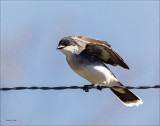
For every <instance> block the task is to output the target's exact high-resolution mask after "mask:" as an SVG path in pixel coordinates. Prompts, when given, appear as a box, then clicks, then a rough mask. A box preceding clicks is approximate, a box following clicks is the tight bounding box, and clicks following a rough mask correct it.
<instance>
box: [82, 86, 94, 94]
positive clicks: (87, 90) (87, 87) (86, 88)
mask: <svg viewBox="0 0 160 126" xmlns="http://www.w3.org/2000/svg"><path fill="white" fill-rule="evenodd" d="M90 87H94V85H84V86H83V90H84V91H85V92H89V89H90Z"/></svg>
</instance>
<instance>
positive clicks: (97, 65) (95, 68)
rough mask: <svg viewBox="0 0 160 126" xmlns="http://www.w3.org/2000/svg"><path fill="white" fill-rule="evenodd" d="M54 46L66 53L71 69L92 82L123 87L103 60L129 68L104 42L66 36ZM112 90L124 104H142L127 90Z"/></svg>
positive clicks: (139, 99)
mask: <svg viewBox="0 0 160 126" xmlns="http://www.w3.org/2000/svg"><path fill="white" fill-rule="evenodd" d="M57 49H59V50H61V52H62V53H64V54H65V55H66V59H67V62H68V64H69V66H70V67H71V68H72V70H73V71H74V72H76V73H77V74H78V75H80V76H81V77H83V78H85V79H86V80H88V81H89V82H90V83H91V84H92V85H94V84H99V85H100V86H123V85H122V84H121V83H120V82H119V80H118V79H117V78H116V77H115V75H114V74H113V73H112V72H111V70H110V69H109V68H108V67H107V66H106V65H105V63H106V64H110V65H113V66H117V65H119V66H121V67H123V68H126V69H129V67H128V66H127V64H126V63H125V62H124V60H123V59H122V57H121V56H120V55H118V54H117V53H116V52H115V51H114V50H113V49H112V48H111V45H110V44H108V43H107V42H105V41H101V40H97V39H93V38H89V37H83V36H68V37H65V38H63V39H61V40H60V42H59V45H58V47H57ZM111 91H112V92H113V93H114V94H115V95H116V96H117V97H118V98H119V100H120V101H121V102H122V103H124V104H125V105H126V106H130V107H131V106H134V105H136V106H138V105H139V104H143V101H142V100H141V98H139V97H138V96H136V95H135V94H133V93H132V92H131V91H129V90H128V89H123V88H117V89H116V88H111Z"/></svg>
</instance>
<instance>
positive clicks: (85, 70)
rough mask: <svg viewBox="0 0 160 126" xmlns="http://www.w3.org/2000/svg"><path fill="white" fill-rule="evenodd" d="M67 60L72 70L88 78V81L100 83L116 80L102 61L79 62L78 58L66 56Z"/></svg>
mask: <svg viewBox="0 0 160 126" xmlns="http://www.w3.org/2000/svg"><path fill="white" fill-rule="evenodd" d="M67 61H68V64H69V65H70V67H71V68H72V69H73V71H74V72H76V73H77V74H78V75H80V76H82V77H83V78H85V79H86V80H88V81H89V82H90V83H94V84H101V83H102V82H108V84H109V83H111V82H113V81H117V79H116V78H115V77H114V76H113V75H112V73H111V71H110V70H109V69H108V68H107V67H105V66H104V65H103V64H102V63H99V64H97V63H92V64H89V65H87V64H84V63H80V62H79V61H78V60H75V59H73V57H72V58H67Z"/></svg>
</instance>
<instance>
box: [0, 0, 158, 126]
mask: <svg viewBox="0 0 160 126" xmlns="http://www.w3.org/2000/svg"><path fill="white" fill-rule="evenodd" d="M69 35H81V36H88V37H93V38H96V39H100V40H104V41H107V42H109V44H111V46H112V48H113V49H114V50H115V51H116V52H117V53H119V54H120V55H121V56H122V57H123V59H124V60H125V62H126V63H127V64H128V66H129V67H130V70H129V71H128V70H126V69H123V68H121V67H119V66H117V67H113V66H110V65H108V67H109V68H110V69H111V70H112V71H113V72H114V74H115V75H116V77H117V78H118V79H119V80H120V81H121V82H122V83H123V84H124V85H128V86H138V85H144V86H145V85H156V84H159V2H158V1H82V2H80V1H75V2H74V1H1V87H15V86H53V87H54V86H73V85H77V86H82V85H84V84H89V82H88V81H87V80H85V79H83V78H81V77H80V76H78V75H76V74H75V73H74V72H73V71H72V70H71V69H70V68H69V66H68V64H67V62H66V60H65V56H64V55H63V54H62V53H61V52H60V51H58V50H56V47H57V45H58V42H59V40H60V39H61V38H63V37H66V36H69ZM132 91H133V92H134V93H135V94H137V95H138V96H139V97H141V98H142V99H143V102H144V104H143V105H141V106H139V107H133V108H128V107H126V106H124V105H123V104H122V103H121V102H120V101H119V100H118V99H117V98H116V97H115V96H114V95H113V94H112V92H111V91H110V90H109V89H104V90H103V91H98V90H90V92H88V93H86V92H84V91H82V90H63V91H54V90H49V91H41V90H21V91H7V92H1V124H2V125H158V124H159V118H160V117H159V90H158V89H149V90H132ZM6 120H16V121H6Z"/></svg>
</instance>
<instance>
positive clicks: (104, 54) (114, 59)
mask: <svg viewBox="0 0 160 126" xmlns="http://www.w3.org/2000/svg"><path fill="white" fill-rule="evenodd" d="M77 38H78V39H81V40H84V41H85V42H86V47H85V49H84V50H83V51H82V52H83V53H85V54H86V55H87V56H89V57H92V58H95V59H97V60H100V61H102V62H104V63H106V64H110V65H113V66H117V65H119V66H121V67H123V68H126V69H129V67H128V66H127V64H126V63H125V62H124V60H123V59H122V57H121V56H120V55H118V54H117V53H116V52H115V51H114V50H113V49H112V48H111V46H110V45H109V44H108V43H107V42H104V41H101V40H96V39H92V38H88V37H82V36H77Z"/></svg>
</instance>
